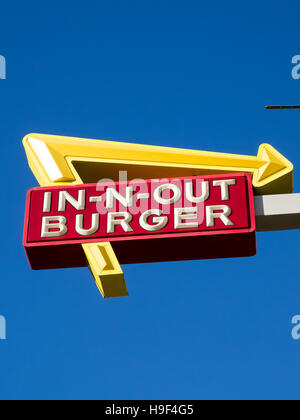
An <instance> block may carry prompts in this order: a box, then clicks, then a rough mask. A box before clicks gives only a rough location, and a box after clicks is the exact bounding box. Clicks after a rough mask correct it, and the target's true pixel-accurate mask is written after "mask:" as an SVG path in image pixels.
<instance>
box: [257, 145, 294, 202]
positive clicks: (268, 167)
mask: <svg viewBox="0 0 300 420" xmlns="http://www.w3.org/2000/svg"><path fill="white" fill-rule="evenodd" d="M257 158H258V160H259V161H260V162H261V163H262V165H261V167H260V168H259V169H257V170H256V171H255V173H254V176H253V187H254V189H255V191H256V193H257V194H260V195H261V194H289V193H292V192H293V169H294V166H293V164H292V163H291V162H290V161H289V160H287V159H286V158H285V157H284V156H283V155H282V154H281V153H279V152H278V151H277V150H276V149H274V147H272V146H271V145H270V144H267V143H264V144H262V145H261V146H260V147H259V150H258V155H257Z"/></svg>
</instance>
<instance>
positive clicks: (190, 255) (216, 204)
mask: <svg viewBox="0 0 300 420" xmlns="http://www.w3.org/2000/svg"><path fill="white" fill-rule="evenodd" d="M107 241H109V242H111V244H112V246H113V249H114V251H115V253H116V255H117V257H118V260H119V262H120V263H121V264H128V263H139V262H155V261H175V260H186V259H203V258H225V257H241V256H250V255H254V254H255V253H256V240H255V215H254V203H253V191H252V182H251V177H250V176H249V175H248V174H231V175H213V176H201V177H189V178H178V179H164V180H148V181H144V180H135V181H131V182H120V183H112V182H111V183H101V184H100V183H99V184H89V185H76V186H59V187H45V188H34V189H32V190H30V191H29V192H28V197H27V206H26V217H25V231H24V246H25V249H26V252H27V256H28V259H29V262H30V265H31V267H32V268H34V269H43V268H63V267H80V266H85V265H87V262H86V259H85V255H84V252H83V249H82V247H81V244H83V243H89V242H107Z"/></svg>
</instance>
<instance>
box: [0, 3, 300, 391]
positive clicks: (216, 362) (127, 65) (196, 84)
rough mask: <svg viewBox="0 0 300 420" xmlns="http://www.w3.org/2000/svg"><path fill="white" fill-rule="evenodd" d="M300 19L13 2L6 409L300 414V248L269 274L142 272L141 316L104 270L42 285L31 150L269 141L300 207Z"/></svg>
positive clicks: (216, 10)
mask: <svg viewBox="0 0 300 420" xmlns="http://www.w3.org/2000/svg"><path fill="white" fill-rule="evenodd" d="M299 13H300V5H299V1H290V2H282V1H280V2H279V1H257V0H255V1H252V2H247V3H245V2H240V1H234V2H233V1H227V2H224V1H214V2H210V3H209V2H202V1H190V0H187V1H185V2H182V1H177V0H172V1H165V0H159V1H158V0H157V1H153V0H148V1H126V2H124V1H120V0H116V1H113V2H112V1H102V0H100V1H95V2H90V1H88V0H87V1H85V2H80V3H79V2H77V3H74V2H58V1H52V2H51V3H41V2H33V1H30V0H29V1H27V2H23V3H22V2H17V3H12V2H5V3H4V4H2V6H1V23H0V34H1V36H0V54H2V55H4V56H5V57H6V59H7V80H0V121H1V131H0V134H1V136H0V141H1V147H2V153H1V155H0V162H1V171H2V174H3V176H2V186H1V219H2V223H1V239H2V240H1V245H0V247H1V280H0V314H1V315H4V316H5V317H6V319H7V334H8V340H7V341H5V342H4V341H0V398H21V399H26V398H67V399H69V398H71V399H74V398H82V399H88V398H100V399H202V398H203V399H206V398H208V399H215V398H221V399H227V398H237V399H240V398H259V399H260V398H267V399H276V398H283V399H287V398H293V399H298V398H299V397H300V389H299V375H300V363H299V362H300V341H293V340H292V338H291V328H292V326H291V318H292V317H293V316H294V315H297V314H300V278H299V240H300V234H299V232H298V231H291V232H277V233H261V234H259V235H258V238H257V241H258V254H257V256H256V257H254V258H249V259H247V258H245V259H235V260H216V261H196V262H176V263H165V264H150V265H133V266H124V272H125V275H126V279H127V286H128V288H129V291H130V298H128V299H126V298H125V299H116V300H102V298H101V296H100V295H99V293H98V290H97V288H96V286H95V285H94V283H93V279H92V278H91V277H90V275H89V272H88V270H87V269H71V270H58V271H44V272H33V271H30V269H29V267H28V264H27V260H26V257H25V254H24V251H23V248H22V230H23V218H24V205H25V195H26V191H27V190H28V189H29V188H31V187H33V186H36V185H37V183H36V180H35V178H34V177H33V175H32V173H31V171H30V170H29V168H28V166H27V161H26V158H25V153H24V150H23V148H22V144H21V140H22V137H23V136H24V135H26V134H28V133H30V132H40V133H48V134H59V135H70V136H78V137H89V138H99V139H108V140H121V141H132V142H138V143H145V144H157V145H165V146H175V147H187V148H195V149H202V150H212V151H220V152H232V153H244V154H250V155H255V154H256V152H257V148H258V146H259V144H260V143H261V142H264V141H268V142H270V143H271V144H272V145H273V146H274V147H276V148H277V149H278V150H279V151H281V152H282V153H283V154H284V155H285V156H286V157H287V158H289V159H290V160H291V161H292V162H293V163H294V164H295V190H296V191H298V192H300V142H299V139H300V111H265V110H264V106H265V105H267V104H285V103H287V104H293V103H300V80H298V81H296V80H293V79H292V77H291V70H292V64H291V59H292V57H293V56H294V55H296V54H300V44H299V29H300V24H299Z"/></svg>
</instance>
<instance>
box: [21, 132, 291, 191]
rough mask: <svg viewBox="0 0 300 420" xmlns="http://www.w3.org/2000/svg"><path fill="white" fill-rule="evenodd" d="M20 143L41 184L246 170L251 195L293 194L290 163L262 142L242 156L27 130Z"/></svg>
mask: <svg viewBox="0 0 300 420" xmlns="http://www.w3.org/2000/svg"><path fill="white" fill-rule="evenodd" d="M24 146H25V150H26V153H27V157H28V161H29V165H30V167H31V169H32V171H33V173H34V175H35V176H36V178H37V179H38V181H39V183H40V184H41V185H43V186H44V185H60V184H66V183H67V184H80V183H82V182H84V183H91V182H97V181H98V180H99V179H101V178H110V179H113V180H115V181H117V180H118V179H119V171H124V170H127V177H128V179H129V180H130V179H134V178H143V179H149V178H162V177H179V176H189V175H204V174H205V175H208V174H210V173H214V174H217V173H231V172H248V173H251V174H252V175H253V187H254V189H255V192H256V194H282V193H291V192H293V165H292V163H291V162H289V161H288V160H287V159H286V158H285V157H284V156H282V155H281V154H280V153H279V152H278V151H277V150H275V149H274V148H273V147H272V146H270V145H269V144H262V145H261V146H260V147H259V151H258V155H257V156H246V155H235V154H227V153H215V152H202V151H198V150H188V149H177V148H168V147H159V146H147V145H140V144H132V143H120V142H112V141H104V140H89V139H80V138H73V137H60V136H50V135H43V134H30V135H28V136H26V137H25V138H24Z"/></svg>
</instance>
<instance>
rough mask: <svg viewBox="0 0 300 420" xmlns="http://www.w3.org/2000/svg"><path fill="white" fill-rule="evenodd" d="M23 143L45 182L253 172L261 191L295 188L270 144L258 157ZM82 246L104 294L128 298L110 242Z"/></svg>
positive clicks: (36, 138) (32, 138)
mask: <svg viewBox="0 0 300 420" xmlns="http://www.w3.org/2000/svg"><path fill="white" fill-rule="evenodd" d="M23 143H24V147H25V151H26V154H27V157H28V162H29V166H30V168H31V169H32V171H33V173H34V175H35V177H36V178H37V180H38V182H39V183H40V185H41V186H50V185H64V184H82V183H95V182H98V181H99V180H100V179H101V178H109V179H112V180H114V181H118V180H119V171H125V170H126V171H127V179H128V180H131V179H135V178H143V179H151V178H173V177H183V176H191V175H208V174H218V173H228V172H230V173H231V172H248V173H251V174H252V175H253V186H254V188H255V191H256V194H279V193H290V192H292V191H293V165H292V164H291V163H290V162H289V161H288V160H287V159H285V158H284V157H283V156H282V155H281V154H280V153H278V152H277V151H276V150H275V149H274V148H273V147H272V146H270V145H268V144H262V145H261V146H260V148H259V151H258V155H257V157H253V156H243V155H232V154H226V153H214V152H201V151H197V150H186V149H175V148H174V149H173V148H167V147H159V146H146V145H139V144H130V143H119V142H111V141H103V140H89V139H79V138H72V137H59V136H50V135H44V134H30V135H28V136H26V137H25V138H24V140H23ZM82 247H83V250H84V252H85V255H86V258H87V261H88V264H89V265H90V268H91V271H92V273H93V276H94V278H95V281H96V284H97V286H98V288H99V290H100V292H101V293H102V295H103V297H116V296H128V292H127V288H126V284H125V279H124V274H123V272H122V269H121V267H120V265H119V263H118V260H117V258H116V255H115V253H114V250H113V248H112V246H111V244H110V243H91V244H83V245H82Z"/></svg>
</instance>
